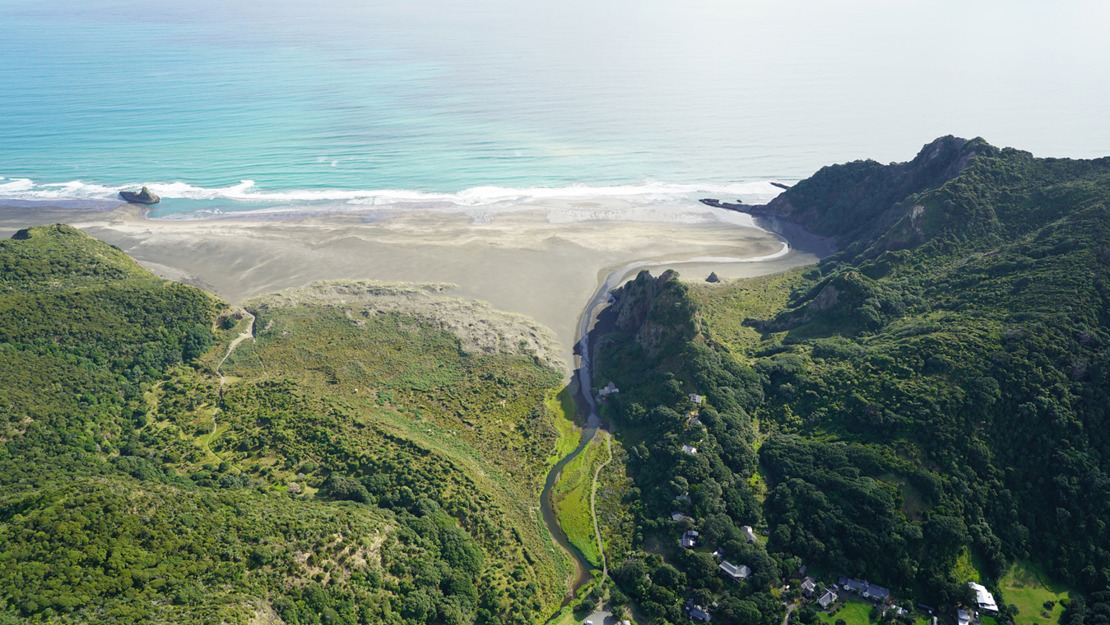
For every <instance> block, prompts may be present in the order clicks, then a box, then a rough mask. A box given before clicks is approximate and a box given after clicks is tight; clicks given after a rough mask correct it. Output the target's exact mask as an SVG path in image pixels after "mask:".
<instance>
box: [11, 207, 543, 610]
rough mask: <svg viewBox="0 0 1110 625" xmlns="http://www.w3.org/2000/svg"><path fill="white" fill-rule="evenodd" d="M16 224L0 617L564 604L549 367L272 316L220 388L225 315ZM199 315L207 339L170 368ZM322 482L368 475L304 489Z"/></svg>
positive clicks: (417, 334) (90, 251)
mask: <svg viewBox="0 0 1110 625" xmlns="http://www.w3.org/2000/svg"><path fill="white" fill-rule="evenodd" d="M23 234H25V235H26V236H25V238H23V239H21V240H16V241H6V242H2V243H0V269H2V271H0V351H3V352H4V354H5V357H4V358H2V359H0V381H2V384H0V400H3V401H2V402H0V403H3V405H4V406H6V409H5V410H4V411H3V412H2V413H0V415H2V416H3V419H0V426H2V428H3V430H2V431H0V443H3V445H0V465H2V467H0V469H2V470H0V482H2V487H3V488H2V490H0V563H2V565H0V577H2V578H3V580H4V581H3V583H0V588H3V590H2V591H0V620H2V619H3V618H5V616H4V614H5V612H6V613H7V614H8V615H12V616H14V617H18V618H28V619H30V620H33V621H34V620H47V621H49V620H63V621H66V620H73V619H76V620H77V621H82V620H89V619H90V618H92V617H91V616H90V615H91V614H96V615H97V616H96V618H95V620H97V621H99V622H133V621H136V620H139V621H145V622H215V621H225V622H244V621H246V620H248V619H249V618H251V617H252V616H254V615H256V614H261V613H263V612H266V611H268V610H270V609H271V606H272V608H273V609H274V610H276V611H277V613H278V614H280V615H282V616H283V617H284V618H285V619H286V620H287V621H288V620H289V619H291V618H295V619H297V620H299V621H300V622H302V623H304V622H314V621H315V620H319V619H321V618H325V619H339V620H340V621H344V620H348V619H349V620H351V622H354V621H357V620H358V619H359V618H360V617H359V614H360V613H362V617H361V618H363V619H365V618H369V619H370V620H371V621H375V622H397V623H401V622H424V621H425V620H427V619H428V618H436V619H444V620H445V621H447V622H461V623H468V622H472V621H473V620H474V619H475V617H476V616H477V617H479V618H480V619H485V620H486V621H487V622H490V621H494V622H496V621H500V622H533V621H536V620H542V618H543V616H544V615H545V614H547V613H549V611H550V610H551V607H552V606H553V605H555V604H556V603H557V601H558V600H559V597H560V596H561V594H562V591H561V588H560V586H561V582H562V579H563V578H564V576H565V575H564V571H563V570H562V567H563V566H564V565H563V564H562V563H561V561H560V555H559V554H557V553H556V551H555V550H554V549H553V546H552V545H551V544H550V540H549V537H547V536H546V535H545V534H544V532H543V528H542V526H541V522H540V520H539V517H538V515H537V509H536V505H535V503H534V502H535V499H536V494H537V492H538V488H539V480H540V478H541V476H542V475H543V470H544V469H543V467H544V462H545V460H546V459H547V456H548V455H549V453H550V448H551V447H552V446H553V445H554V441H555V438H556V431H555V428H554V427H553V426H552V425H551V415H549V414H548V413H547V411H546V410H545V408H544V399H545V397H548V396H550V395H553V394H554V388H555V386H556V385H557V384H558V383H559V379H560V375H559V373H558V372H555V371H552V370H550V369H547V368H545V367H543V366H541V365H538V364H537V363H536V361H535V360H533V359H530V358H522V357H518V356H516V357H502V356H481V357H472V356H471V355H469V354H465V353H464V352H462V351H461V349H460V348H459V344H458V341H457V340H454V339H453V336H452V335H448V334H446V333H445V332H442V331H439V330H436V329H434V328H430V327H427V326H426V325H422V324H421V323H417V322H414V321H413V320H409V319H405V318H403V316H399V315H388V316H386V318H384V319H378V320H375V321H374V322H372V323H370V324H368V326H369V327H363V326H359V325H357V324H354V323H351V322H350V321H349V320H346V319H345V318H337V317H336V316H335V315H334V312H335V311H334V310H326V309H323V308H316V309H305V310H299V311H295V312H290V313H289V314H286V315H284V316H283V315H282V314H274V315H272V317H271V318H270V319H266V320H264V322H265V323H269V322H270V321H274V323H275V328H272V330H273V331H272V332H271V333H270V334H269V335H267V333H266V332H265V331H260V332H259V339H258V340H257V341H247V342H246V343H243V344H242V346H241V347H240V350H241V352H240V351H237V352H236V353H235V354H234V357H233V358H232V359H231V360H229V362H228V364H227V365H225V368H224V370H225V371H226V372H227V373H228V385H227V386H226V387H225V388H224V389H223V392H222V394H221V389H220V385H219V380H218V378H217V377H216V376H215V374H214V370H215V366H216V364H217V363H218V362H219V361H220V360H221V359H222V358H223V355H224V354H225V353H226V349H227V345H228V343H229V342H230V341H231V340H232V339H233V338H234V337H235V336H237V335H238V334H239V332H241V331H243V330H244V329H245V326H244V324H245V322H244V321H239V322H238V323H237V322H236V320H235V319H234V318H233V319H232V320H231V321H229V322H228V323H227V324H226V325H227V326H229V327H228V329H223V328H224V325H225V324H223V323H222V319H223V317H226V316H229V315H233V314H234V313H233V311H230V310H226V309H224V310H222V312H221V306H222V304H221V303H220V302H218V301H217V300H215V299H213V298H211V297H210V296H208V295H207V294H204V293H202V292H200V291H198V290H196V289H192V288H190V287H185V286H182V285H175V284H172V283H165V282H163V281H161V280H158V279H156V278H154V277H153V276H150V275H149V274H148V273H146V272H145V271H144V270H142V269H141V268H140V267H138V265H137V264H135V263H134V262H133V261H131V260H130V259H129V258H127V257H126V256H125V255H123V254H122V253H120V252H118V250H113V249H112V248H110V247H109V246H107V245H104V244H101V243H99V242H96V241H94V240H92V239H91V238H89V237H87V236H86V235H83V234H81V233H80V232H78V231H76V230H73V229H72V228H68V227H65V226H56V227H49V228H36V229H31V230H29V231H27V232H26V233H23ZM198 326H199V327H200V328H201V329H204V328H207V327H211V328H212V329H213V330H214V331H215V332H214V339H215V342H214V343H213V344H212V345H211V346H210V348H209V349H208V351H207V352H206V353H203V354H202V355H200V357H199V358H197V359H196V360H195V361H194V362H193V363H192V364H191V365H187V366H186V365H181V364H175V363H180V361H181V358H182V350H183V349H184V350H186V353H188V351H187V350H188V349H189V340H190V338H189V336H187V335H188V334H189V333H190V332H194V331H195V330H196V329H197V327H198ZM260 327H261V326H260ZM290 329H292V330H294V331H293V332H290V331H289V330H290ZM200 334H204V333H203V332H201V333H200ZM211 336H212V335H209V337H210V338H209V339H208V340H209V341H211V340H212V338H211ZM290 337H291V338H290ZM338 344H341V345H342V346H343V349H339V347H338V346H337V345H338ZM385 350H389V351H388V356H384V357H383V352H385ZM175 354H176V355H175ZM339 363H341V366H339V368H338V369H336V368H335V367H336V365H337V364H339ZM356 388H357V389H359V391H360V392H361V393H362V394H360V393H359V392H356V391H355V389H356ZM217 408H218V409H219V410H218V411H217ZM214 420H215V422H216V423H218V425H219V428H218V429H217V430H216V432H215V434H213V433H212V424H213V421H214ZM334 476H350V479H357V478H359V477H366V478H373V479H371V480H369V481H367V480H363V481H364V482H366V483H369V484H370V485H371V487H374V486H375V485H376V486H377V487H380V489H379V491H376V492H375V493H374V494H373V495H368V496H367V497H366V498H365V502H364V503H356V502H352V501H328V500H327V499H326V498H325V499H320V498H314V497H313V495H314V494H316V493H317V492H318V491H319V490H320V489H324V492H331V493H332V494H333V495H334V493H335V489H334V488H332V490H329V486H328V485H327V480H328V478H329V477H334ZM406 481H407V483H404V484H402V482H406ZM351 483H352V482H350V481H348V482H340V484H341V485H343V484H346V485H347V486H349V485H350V484H351ZM333 486H334V485H333ZM340 491H342V488H340ZM343 492H345V491H343ZM320 494H321V495H323V494H324V493H320ZM356 494H357V493H356ZM421 497H425V498H427V499H421ZM442 510H446V511H447V513H449V514H450V515H451V516H447V515H446V514H444V512H442ZM456 522H458V523H460V524H461V526H462V527H463V528H464V529H465V533H464V534H461V535H460V534H458V533H457V532H456V531H455V530H453V529H452V527H454V526H455V524H456ZM46 536H53V537H54V539H53V541H52V542H45V541H44V540H43V539H42V538H43V537H46ZM67 544H72V545H73V547H72V548H70V549H68V550H67V549H66V548H65V545H67ZM471 545H476V546H477V547H479V548H480V550H481V551H480V552H476V551H475V550H474V547H473V546H471ZM483 553H484V554H485V557H482V554H483ZM429 571H438V572H435V573H434V575H433V576H432V577H430V578H429V577H428V575H432V573H429ZM442 576H447V577H445V578H443V580H444V581H442V582H440V581H437V580H439V579H441V577H442ZM448 579H449V580H451V581H450V582H449V581H448ZM468 580H470V581H468ZM472 582H473V583H472ZM474 583H477V584H478V586H475V585H473V584H474ZM468 593H471V594H468ZM356 606H357V607H356ZM429 609H430V610H431V612H430V614H431V616H428V614H429V612H428V610H429ZM436 614H438V616H436Z"/></svg>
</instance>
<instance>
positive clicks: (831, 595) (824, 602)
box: [817, 590, 836, 608]
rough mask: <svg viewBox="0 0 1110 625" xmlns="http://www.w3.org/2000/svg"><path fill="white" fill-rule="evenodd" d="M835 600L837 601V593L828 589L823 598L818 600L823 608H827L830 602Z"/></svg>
mask: <svg viewBox="0 0 1110 625" xmlns="http://www.w3.org/2000/svg"><path fill="white" fill-rule="evenodd" d="M834 601H836V593H835V592H833V591H831V590H826V591H825V594H823V595H821V598H820V599H818V600H817V603H820V604H821V607H822V608H827V607H829V604H830V603H832V602H834Z"/></svg>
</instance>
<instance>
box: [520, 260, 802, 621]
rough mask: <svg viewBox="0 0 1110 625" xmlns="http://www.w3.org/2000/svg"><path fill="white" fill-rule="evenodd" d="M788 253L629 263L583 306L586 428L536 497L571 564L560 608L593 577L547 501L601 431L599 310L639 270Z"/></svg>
mask: <svg viewBox="0 0 1110 625" xmlns="http://www.w3.org/2000/svg"><path fill="white" fill-rule="evenodd" d="M789 253H790V245H789V244H788V243H786V242H783V244H782V249H780V250H779V251H777V252H775V253H774V254H768V255H766V256H757V257H753V258H734V257H731V256H700V257H696V258H685V259H679V260H641V261H635V262H632V263H629V264H627V265H624V266H622V267H620V268H618V269H615V270H613V271H611V272H609V274H608V275H606V276H605V279H604V280H603V281H602V282H601V285H600V286H598V288H597V291H596V292H594V296H593V298H591V299H590V301H589V303H588V304H587V305H586V308H585V310H584V311H583V312H582V315H581V316H580V317H579V319H578V342H577V343H576V344H575V348H574V353H575V357H574V364H575V370H574V377H575V380H576V381H577V382H578V393H577V394H576V396H575V402H576V403H577V404H578V406H579V407H588V408H589V416H588V417H587V419H586V427H585V428H583V430H582V440H581V441H580V442H579V443H578V447H576V448H575V449H574V451H572V452H571V453H569V454H567V455H566V456H565V457H564V458H563V459H562V460H560V461H559V462H557V463H555V466H553V467H552V468H551V471H550V472H548V474H547V479H546V480H545V481H544V485H543V491H542V492H541V493H540V508H541V510H542V512H543V521H544V524H545V525H547V529H548V531H549V532H550V533H551V537H552V538H553V539H554V540H555V542H556V543H558V544H559V546H560V547H562V548H563V550H564V551H566V552H567V553H569V554H570V556H571V559H572V560H573V562H574V568H575V577H574V581H573V583H572V584H571V587H570V588H569V589H568V590H567V596H566V598H565V599H564V600H563V605H564V606H565V605H567V604H568V603H570V601H571V600H573V599H574V597H575V595H576V594H577V593H578V589H579V588H581V587H582V585H583V584H585V583H586V582H588V581H589V580H590V579H591V578H592V577H593V576H592V575H591V573H590V569H591V568H592V565H591V564H590V562H589V560H587V559H586V557H585V556H584V555H583V554H582V552H581V551H580V550H579V549H578V548H577V547H575V546H574V545H572V544H571V543H570V540H569V539H568V538H567V535H566V533H565V532H563V528H562V527H561V526H560V525H559V520H558V518H557V517H556V516H555V508H554V506H553V504H552V501H551V493H552V491H553V490H554V487H555V483H556V482H557V481H559V475H560V474H561V473H562V471H563V467H565V466H566V465H567V464H568V463H569V462H570V461H572V460H574V458H575V457H576V456H578V454H579V453H581V452H582V450H583V449H585V448H586V445H589V444H590V441H591V440H593V437H594V435H595V434H596V433H597V430H598V428H605V427H606V426H605V424H604V423H602V421H601V415H600V414H598V411H597V403H596V402H595V401H594V397H593V393H592V392H591V391H592V389H593V377H592V375H591V371H590V355H591V353H590V330H591V328H592V326H593V325H594V323H595V322H596V321H597V316H598V314H599V313H600V312H601V308H602V307H603V306H604V305H606V304H608V302H609V296H610V294H611V293H612V292H613V289H615V288H617V287H618V286H619V285H621V284H622V283H624V281H625V280H627V279H628V278H629V277H631V276H632V274H633V273H634V272H639V271H640V270H641V269H646V268H648V267H661V266H671V265H684V264H691V263H721V264H725V263H759V262H766V261H769V260H775V259H777V258H782V257H783V256H786V255H787V254H789Z"/></svg>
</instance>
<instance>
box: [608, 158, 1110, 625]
mask: <svg viewBox="0 0 1110 625" xmlns="http://www.w3.org/2000/svg"><path fill="white" fill-rule="evenodd" d="M753 212H754V213H756V214H757V215H773V216H775V217H777V218H780V219H789V220H792V221H796V222H798V223H800V224H802V225H803V226H805V227H807V228H809V229H811V230H813V231H815V232H817V233H819V234H822V235H828V236H834V237H837V239H838V241H839V244H840V246H841V251H840V252H838V253H836V254H834V255H833V256H831V257H829V258H827V259H825V260H824V261H823V262H821V263H820V264H819V265H817V266H815V267H813V268H810V269H809V270H802V271H797V272H794V273H791V274H784V275H780V276H771V277H765V278H761V279H757V280H753V281H739V282H734V283H729V284H724V285H720V286H709V285H704V286H703V285H696V286H695V285H687V284H684V283H682V282H680V281H678V280H677V277H676V276H674V275H671V274H667V275H664V276H662V277H660V278H651V277H650V276H647V275H646V274H645V275H642V276H641V277H639V278H637V279H636V280H635V281H633V282H632V283H630V284H629V285H628V286H626V287H625V288H624V289H623V290H622V292H621V293H620V294H619V297H618V302H617V304H616V310H615V316H616V318H617V328H618V330H617V332H616V333H614V334H613V335H611V336H610V337H608V338H607V339H606V340H604V341H602V342H601V347H600V349H601V357H600V358H599V359H598V363H599V367H600V369H601V372H600V373H599V374H598V375H595V379H596V380H599V381H602V380H604V381H607V380H609V379H612V380H614V381H615V382H616V384H617V386H618V387H619V388H620V389H621V392H620V394H619V395H617V396H614V397H613V399H612V400H611V403H612V405H613V409H614V412H615V414H616V421H617V423H618V425H619V426H620V428H619V429H618V435H619V436H620V437H621V438H622V442H623V443H624V445H625V447H627V448H628V449H629V456H630V460H629V470H630V471H631V473H632V475H633V476H634V478H635V480H636V486H637V487H638V488H639V489H640V491H641V493H642V503H643V514H642V515H641V517H640V519H639V528H640V530H641V534H642V536H643V539H642V542H641V543H640V545H641V548H642V549H644V550H646V551H648V552H656V553H659V554H661V555H663V556H664V557H665V558H666V560H667V562H670V563H672V564H674V565H675V566H676V567H677V569H678V570H679V572H681V573H683V574H684V575H685V579H684V580H683V582H684V583H683V584H680V585H674V586H672V587H668V588H666V589H665V590H666V591H667V592H666V593H663V592H661V591H660V592H659V593H656V594H654V595H653V590H652V588H653V586H648V587H643V585H642V584H638V583H636V582H635V580H636V577H635V574H636V573H637V572H638V571H639V568H640V567H641V566H642V563H643V562H644V561H645V560H644V559H643V557H644V556H641V557H640V559H636V558H633V559H632V560H630V561H629V564H628V565H627V566H628V567H629V571H630V574H629V575H626V576H624V577H623V578H622V577H621V575H620V571H619V570H618V574H617V575H616V578H617V579H618V581H621V580H622V579H624V580H628V581H627V582H626V583H632V584H633V588H631V589H628V588H626V591H628V592H629V594H633V595H635V597H636V598H638V599H639V600H640V601H643V602H645V603H644V605H645V606H649V607H650V610H651V611H654V612H655V613H657V614H658V615H660V616H661V617H666V618H670V619H671V620H672V621H673V620H674V618H677V616H676V615H677V614H678V612H676V610H677V609H678V605H679V604H680V603H681V602H682V601H683V600H684V599H687V598H694V599H697V600H699V601H707V602H709V601H717V602H719V603H720V604H721V605H729V606H732V605H733V602H749V603H751V604H752V605H755V606H756V607H758V606H759V604H760V602H761V601H763V602H766V601H767V599H766V597H767V592H768V588H769V587H770V586H771V584H773V583H776V582H777V581H778V580H779V579H781V578H787V577H790V576H791V575H792V572H793V571H794V570H795V569H796V568H797V567H798V565H800V564H801V563H803V562H804V563H807V564H809V565H810V567H811V569H812V570H814V571H817V572H820V573H822V574H823V575H825V576H826V577H825V581H826V583H832V582H835V581H836V576H838V575H847V576H856V577H864V578H866V579H869V580H871V581H873V582H877V583H881V584H883V585H885V586H888V587H890V588H891V589H892V590H893V591H894V593H895V596H896V597H899V598H900V599H901V600H904V601H907V602H909V605H910V606H911V607H912V605H913V604H914V603H916V602H923V603H927V604H930V605H933V606H937V607H940V608H943V609H944V611H945V612H944V613H945V614H949V613H951V611H952V610H954V609H955V607H956V606H958V605H968V602H969V601H970V597H968V589H967V586H966V582H967V581H968V578H969V577H970V575H969V574H968V570H969V569H968V567H974V568H972V569H970V570H971V571H972V572H974V573H975V574H976V575H977V576H978V577H980V578H981V579H982V581H983V583H984V584H986V585H987V586H988V587H989V588H991V589H992V590H993V591H994V592H995V593H996V595H995V596H996V597H998V598H999V601H1000V602H1001V604H1002V605H1003V606H1004V608H1003V611H1002V614H1001V615H1000V616H999V622H1002V623H1006V622H1010V621H1011V620H1013V618H1014V610H1012V609H1010V607H1009V604H1010V603H1016V602H1017V597H1015V598H1014V600H1013V601H1011V600H1010V599H1008V598H1007V589H1008V588H1011V587H1010V586H1006V585H1004V584H1001V583H1000V580H1001V579H1002V578H1003V576H1004V575H1005V572H1006V571H1007V570H1009V568H1010V565H1011V564H1012V563H1013V562H1016V561H1031V562H1032V563H1033V564H1034V565H1035V566H1036V567H1037V569H1038V570H1041V571H1044V573H1045V575H1046V576H1047V577H1048V578H1049V579H1051V580H1053V581H1054V582H1056V583H1058V584H1060V585H1061V586H1063V587H1068V588H1072V589H1074V590H1075V592H1074V593H1073V594H1074V596H1075V597H1077V599H1073V603H1072V604H1071V605H1074V606H1075V609H1074V610H1067V611H1065V613H1064V617H1063V618H1064V621H1065V622H1068V623H1075V624H1076V625H1078V624H1079V623H1082V622H1085V621H1084V619H1087V620H1089V622H1092V623H1093V622H1102V621H1100V620H1099V619H1101V618H1103V616H1102V615H1106V616H1110V612H1107V609H1108V608H1110V606H1108V605H1107V604H1106V599H1107V598H1108V597H1107V596H1106V595H1105V594H1104V593H1102V592H1101V591H1103V590H1104V589H1106V588H1107V587H1110V526H1108V525H1107V523H1106V520H1107V519H1110V436H1108V434H1107V433H1108V432H1110V428H1108V426H1110V414H1108V410H1110V330H1108V328H1110V281H1108V270H1110V159H1099V160H1093V161H1075V160H1067V159H1038V158H1034V157H1033V156H1031V155H1029V154H1028V153H1025V152H1021V151H1018V150H1013V149H998V148H995V147H993V146H990V145H989V144H987V143H986V142H984V141H982V140H981V139H976V140H972V141H964V140H960V139H955V138H952V137H948V138H944V139H940V140H938V141H937V142H934V143H933V144H930V145H929V146H926V147H925V149H923V150H922V152H921V154H920V155H919V156H918V157H917V158H916V159H915V160H914V161H911V162H909V163H900V164H892V165H880V164H878V163H874V162H866V161H858V162H855V163H849V164H846V165H837V166H831V167H827V168H825V169H823V170H821V171H820V172H818V173H817V174H815V175H814V176H813V177H812V178H810V179H808V180H805V181H802V182H799V183H798V184H797V185H795V186H794V187H793V188H791V189H789V190H787V191H785V192H784V193H783V194H782V195H781V196H779V198H777V199H776V200H774V201H773V202H772V203H770V204H769V205H767V206H765V207H757V208H755V209H753ZM691 393H696V394H698V395H701V396H704V398H705V399H704V403H700V404H698V403H694V402H692V401H691V400H690V398H689V394H691ZM692 416H697V417H698V422H695V421H693V420H692V419H691V417H692ZM699 423H700V424H699ZM683 445H689V446H691V447H696V449H697V454H696V455H692V454H689V453H684V452H683V451H681V449H682V446H683ZM673 510H680V511H683V512H684V513H686V514H687V515H689V516H690V517H692V518H693V519H694V526H695V527H696V528H697V529H699V530H700V531H701V533H702V536H703V537H704V538H705V542H704V544H705V545H706V546H705V549H707V550H708V549H720V550H721V551H722V552H723V553H724V554H725V556H726V557H727V558H729V559H730V560H732V559H738V560H744V561H745V562H746V563H748V564H749V565H750V566H751V568H752V569H753V576H760V575H762V576H763V577H762V578H761V579H758V580H756V581H755V582H753V581H752V580H749V581H747V582H745V583H744V584H742V585H730V583H728V582H723V581H722V580H721V579H720V576H719V575H715V576H711V577H706V576H705V572H706V571H707V567H706V566H705V565H706V563H705V562H702V560H703V558H702V556H701V554H700V551H699V550H693V551H687V550H680V549H677V548H676V547H674V546H673V545H674V544H675V541H676V540H677V538H678V536H679V535H680V534H681V530H682V526H681V524H676V523H674V522H672V521H670V517H669V514H670V512H671V511H673ZM741 524H747V525H752V526H755V527H756V528H757V530H759V529H762V530H765V531H766V532H767V537H768V538H769V541H768V543H767V546H766V553H762V552H763V549H761V548H760V546H759V545H758V544H752V545H749V544H747V541H745V540H743V536H742V535H740V534H739V532H738V530H736V529H735V528H736V526H738V525H741ZM652 579H655V577H654V576H653V577H652ZM1011 592H1012V591H1011ZM660 597H662V598H664V599H666V600H668V601H670V602H671V603H669V604H668V603H664V602H660V601H659V600H658V598H660ZM1084 597H1086V599H1084ZM745 613H747V612H745ZM736 614H738V612H737V611H736V609H735V608H734V607H730V608H729V609H728V610H727V611H726V612H723V613H722V614H721V615H720V616H721V618H720V619H718V618H717V617H714V622H717V621H721V622H749V621H748V620H745V619H744V617H737V616H735V615H736ZM749 614H750V613H749ZM907 618H909V617H907ZM764 619H766V614H764Z"/></svg>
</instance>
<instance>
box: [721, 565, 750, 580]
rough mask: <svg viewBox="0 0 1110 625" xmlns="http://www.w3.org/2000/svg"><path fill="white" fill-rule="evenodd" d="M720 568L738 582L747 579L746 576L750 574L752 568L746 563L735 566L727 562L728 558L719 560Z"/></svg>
mask: <svg viewBox="0 0 1110 625" xmlns="http://www.w3.org/2000/svg"><path fill="white" fill-rule="evenodd" d="M720 569H721V570H722V571H724V572H725V574H726V575H728V576H729V577H731V578H732V579H734V580H736V581H738V582H742V581H744V580H746V579H748V576H749V575H751V574H752V570H751V569H750V568H748V567H747V566H746V565H743V564H741V565H740V566H737V565H735V564H733V563H731V562H729V561H728V560H723V561H722V562H721V564H720Z"/></svg>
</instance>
